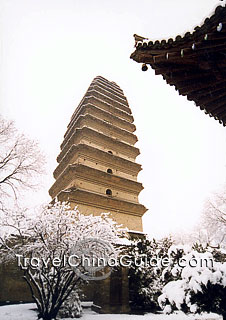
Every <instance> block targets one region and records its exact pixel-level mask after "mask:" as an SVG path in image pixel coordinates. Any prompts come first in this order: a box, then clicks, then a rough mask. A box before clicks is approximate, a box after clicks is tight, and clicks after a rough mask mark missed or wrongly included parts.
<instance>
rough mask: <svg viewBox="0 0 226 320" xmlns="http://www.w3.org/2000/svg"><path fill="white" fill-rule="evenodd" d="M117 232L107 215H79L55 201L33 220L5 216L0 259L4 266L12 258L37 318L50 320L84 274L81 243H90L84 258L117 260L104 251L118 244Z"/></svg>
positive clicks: (116, 250)
mask: <svg viewBox="0 0 226 320" xmlns="http://www.w3.org/2000/svg"><path fill="white" fill-rule="evenodd" d="M123 232H124V230H123V229H122V228H121V227H120V226H118V225H117V224H116V223H115V222H114V221H113V220H112V219H110V218H109V216H108V214H102V215H101V216H93V215H88V216H85V215H82V214H80V213H79V211H78V210H77V209H73V210H71V209H70V205H69V204H67V203H60V202H55V203H54V204H50V205H47V206H45V207H44V208H43V210H40V211H39V212H38V213H37V214H36V215H31V214H28V213H27V212H20V213H18V212H12V213H11V214H10V215H9V214H7V215H6V216H5V218H4V219H3V220H2V222H1V229H0V246H1V251H0V258H1V260H2V261H6V262H7V261H15V258H16V261H17V263H18V265H19V266H20V268H22V269H23V270H24V278H25V280H26V282H27V284H28V286H29V288H30V290H31V293H32V297H33V299H34V301H35V303H36V305H37V308H38V312H39V317H40V318H43V320H51V319H55V317H56V316H57V314H58V312H59V310H60V308H61V306H62V304H63V303H64V302H65V301H66V300H67V298H68V297H69V296H70V294H71V292H72V291H73V290H76V289H77V288H78V287H79V285H80V283H81V281H82V278H83V276H84V275H86V273H87V272H89V268H88V269H87V268H85V267H86V265H82V263H81V260H80V258H81V257H82V255H81V254H84V255H86V257H87V252H88V251H87V248H86V249H85V250H84V251H83V248H82V247H83V245H85V243H86V241H87V242H88V243H90V247H89V248H88V249H89V252H88V258H93V255H95V253H96V252H97V253H98V254H99V255H101V254H103V255H104V254H105V255H106V252H107V254H108V255H110V254H113V255H114V256H115V255H116V256H117V254H118V253H119V251H120V248H119V247H118V246H115V248H113V246H112V247H111V248H113V250H112V251H113V252H109V245H108V244H115V243H118V242H120V237H121V236H122V234H123ZM92 239H93V241H92ZM98 241H99V242H98ZM81 244H82V246H81ZM98 244H100V245H99V246H98ZM105 244H106V245H105ZM106 246H107V248H106ZM76 247H78V251H76ZM107 250H108V251H107ZM90 252H92V253H90ZM75 255H76V256H75ZM90 255H92V257H91V256H90ZM103 255H102V256H103ZM102 256H101V257H102ZM71 257H72V258H73V259H71ZM69 259H71V260H70V261H69ZM92 271H93V269H92Z"/></svg>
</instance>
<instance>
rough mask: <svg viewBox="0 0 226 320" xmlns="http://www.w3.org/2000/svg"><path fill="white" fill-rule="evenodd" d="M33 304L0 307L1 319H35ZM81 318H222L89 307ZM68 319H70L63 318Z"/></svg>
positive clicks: (217, 318) (219, 317) (85, 319)
mask: <svg viewBox="0 0 226 320" xmlns="http://www.w3.org/2000/svg"><path fill="white" fill-rule="evenodd" d="M34 309H35V304H34V303H27V304H18V305H11V306H2V307H0V319H1V320H37V313H36V312H35V311H34ZM80 319H81V320H96V319H99V320H121V319H123V320H124V319H126V320H222V317H221V316H218V315H216V314H213V313H212V314H203V315H185V314H184V313H181V312H179V313H177V314H171V315H162V314H159V315H156V314H152V313H148V314H146V315H144V316H138V315H120V314H97V313H95V312H93V311H91V310H90V309H85V310H84V314H83V316H82V318H80ZM65 320H70V319H65Z"/></svg>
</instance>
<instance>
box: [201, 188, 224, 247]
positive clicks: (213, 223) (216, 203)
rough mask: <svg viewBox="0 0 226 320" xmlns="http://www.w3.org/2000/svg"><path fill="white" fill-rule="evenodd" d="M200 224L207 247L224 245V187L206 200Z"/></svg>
mask: <svg viewBox="0 0 226 320" xmlns="http://www.w3.org/2000/svg"><path fill="white" fill-rule="evenodd" d="M201 224H202V226H203V229H204V230H205V234H206V241H207V242H208V244H209V245H211V244H212V245H213V246H214V245H220V244H223V245H225V244H226V186H224V188H223V190H222V191H221V192H219V193H215V194H214V195H213V196H212V197H211V198H209V199H208V200H207V202H206V205H205V208H204V211H203V214H202V217H201Z"/></svg>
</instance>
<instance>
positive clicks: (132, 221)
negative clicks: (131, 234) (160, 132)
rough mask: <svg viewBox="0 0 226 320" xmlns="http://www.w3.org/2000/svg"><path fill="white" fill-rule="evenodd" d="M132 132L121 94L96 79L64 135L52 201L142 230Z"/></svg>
mask: <svg viewBox="0 0 226 320" xmlns="http://www.w3.org/2000/svg"><path fill="white" fill-rule="evenodd" d="M135 130H136V127H135V125H134V124H133V117H132V115H131V110H130V108H129V105H128V101H127V99H126V97H125V96H124V94H123V91H122V90H121V89H120V87H119V86H118V85H116V84H115V83H114V82H110V81H108V80H106V79H104V78H103V77H96V78H95V79H94V80H93V81H92V83H91V85H90V86H89V88H88V90H87V92H86V94H85V96H84V97H83V99H82V101H81V102H80V104H79V106H78V107H77V109H76V110H75V112H74V114H73V115H72V117H71V120H70V122H69V125H68V128H67V131H66V133H65V135H64V141H63V142H62V144H61V152H60V154H59V155H58V157H57V161H58V162H59V164H58V166H57V168H56V169H55V171H54V177H55V179H56V181H55V183H54V184H53V186H52V187H51V188H50V190H49V193H50V195H51V197H52V198H55V197H57V198H58V199H59V200H68V201H69V202H70V203H71V206H72V207H73V206H78V209H79V210H80V211H81V212H82V213H84V214H100V213H101V212H106V211H107V212H110V213H111V214H112V217H113V218H114V219H115V220H116V221H117V222H118V223H120V224H121V223H122V224H123V225H124V226H125V227H128V228H129V229H133V230H137V231H142V220H141V217H142V215H143V214H144V213H145V212H146V208H145V207H144V206H143V205H141V204H139V201H138V196H139V193H140V191H141V190H142V189H143V186H142V184H141V183H139V182H137V175H138V173H139V171H140V170H141V165H139V164H137V163H136V162H135V159H136V157H137V155H138V154H139V149H138V148H136V147H135V146H134V144H135V143H136V142H137V137H136V135H135V134H134V131H135Z"/></svg>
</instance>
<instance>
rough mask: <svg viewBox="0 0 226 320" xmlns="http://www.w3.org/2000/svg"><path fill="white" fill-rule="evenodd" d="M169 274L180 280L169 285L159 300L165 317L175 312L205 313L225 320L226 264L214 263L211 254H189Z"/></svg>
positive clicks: (193, 252) (163, 290) (192, 251)
mask: <svg viewBox="0 0 226 320" xmlns="http://www.w3.org/2000/svg"><path fill="white" fill-rule="evenodd" d="M171 249H172V248H171ZM171 249H170V250H169V252H170V251H171ZM175 249H176V248H174V251H175ZM169 271H170V270H169V269H168V270H167V272H169ZM171 272H172V275H173V276H179V279H176V280H174V281H170V282H168V283H167V284H166V285H165V286H164V288H163V289H162V294H161V295H160V296H159V298H158V302H159V305H160V307H161V308H162V309H163V311H164V312H165V313H169V312H172V311H173V310H176V309H178V310H182V311H184V312H194V313H195V312H202V311H207V312H216V313H219V314H222V315H223V317H224V319H225V317H226V262H217V261H214V256H213V254H212V253H210V252H202V253H200V252H197V251H195V250H191V251H190V252H187V253H186V254H184V255H183V256H182V258H181V259H180V261H178V263H177V264H175V265H174V267H173V268H172V269H171Z"/></svg>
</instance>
